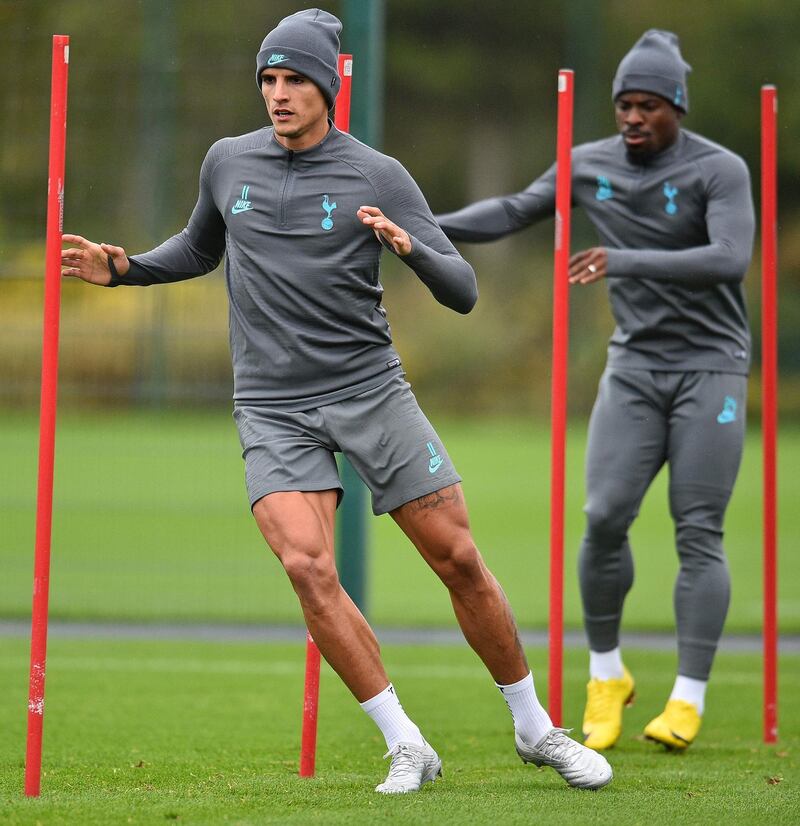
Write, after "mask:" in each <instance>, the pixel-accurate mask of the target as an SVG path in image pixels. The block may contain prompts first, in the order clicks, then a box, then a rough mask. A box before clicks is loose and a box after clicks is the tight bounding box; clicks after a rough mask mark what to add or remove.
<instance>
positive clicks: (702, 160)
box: [437, 130, 754, 374]
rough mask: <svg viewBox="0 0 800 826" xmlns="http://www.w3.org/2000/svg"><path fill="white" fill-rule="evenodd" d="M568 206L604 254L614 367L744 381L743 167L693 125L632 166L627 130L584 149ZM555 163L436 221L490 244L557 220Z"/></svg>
mask: <svg viewBox="0 0 800 826" xmlns="http://www.w3.org/2000/svg"><path fill="white" fill-rule="evenodd" d="M572 176H573V177H572V203H573V206H581V207H582V208H583V209H584V210H585V212H586V213H587V215H588V216H589V218H590V220H591V221H592V223H593V224H594V226H595V228H596V230H597V232H598V235H599V237H600V241H601V244H602V245H603V246H605V247H606V248H607V250H608V282H607V284H608V291H609V298H610V301H611V309H612V312H613V315H614V319H615V321H616V328H615V330H614V333H613V334H612V336H611V339H610V341H609V348H608V365H609V366H610V367H619V368H628V369H646V370H667V371H684V370H710V371H718V372H727V373H739V374H746V373H747V372H748V369H749V363H750V332H749V328H748V323H747V313H746V309H745V302H744V294H743V291H742V280H743V278H744V275H745V273H746V271H747V268H748V266H749V263H750V256H751V253H752V246H753V234H754V217H753V202H752V195H751V191H750V176H749V173H748V170H747V166H746V165H745V163H744V161H743V160H742V159H741V158H740V157H739V156H737V155H735V154H733V153H732V152H730V151H728V150H727V149H725V148H724V147H722V146H719V145H718V144H715V143H713V142H711V141H709V140H707V139H705V138H703V137H701V136H699V135H696V134H694V133H692V132H689V131H687V130H681V132H680V133H679V137H678V139H677V141H676V142H675V143H674V144H673V145H672V146H670V147H668V148H667V149H665V150H664V151H663V152H660V153H659V154H657V155H655V156H653V157H651V158H649V159H647V160H644V161H642V160H639V159H632V158H631V157H630V156H629V155H628V153H627V151H626V148H625V145H624V142H623V140H622V137H621V136H620V135H617V136H614V137H611V138H607V139H605V140H600V141H596V142H594V143H587V144H583V145H581V146H577V147H575V148H574V149H573V154H572ZM555 185H556V168H555V165H553V166H552V167H550V169H549V170H547V172H545V174H544V175H542V176H541V177H540V178H538V179H537V180H535V181H534V182H533V183H532V184H531V185H530V186H528V188H527V189H525V190H524V191H522V192H519V193H516V194H514V195H508V196H504V197H498V198H489V199H486V200H484V201H479V202H477V203H475V204H473V205H471V206H468V207H466V208H464V209H462V210H459V211H457V212H452V213H448V214H446V215H440V216H437V219H438V221H439V224H440V226H441V227H442V229H444V231H445V233H446V234H447V235H448V237H449V238H451V239H454V240H462V241H473V242H479V241H491V240H494V239H496V238H500V237H502V236H504V235H508V234H509V233H512V232H516V231H517V230H519V229H522V228H523V227H526V226H529V225H530V224H532V223H534V222H536V221H539V220H541V219H543V218H546V217H551V216H552V215H553V212H554V208H555Z"/></svg>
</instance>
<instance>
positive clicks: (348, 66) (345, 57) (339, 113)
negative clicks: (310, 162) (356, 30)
mask: <svg viewBox="0 0 800 826" xmlns="http://www.w3.org/2000/svg"><path fill="white" fill-rule="evenodd" d="M338 68H339V77H340V78H341V79H342V85H341V86H340V87H339V94H338V95H337V96H336V109H335V111H334V113H333V123H334V125H335V126H336V128H337V129H338V130H339V131H340V132H349V131H350V93H351V90H352V88H353V55H351V54H340V55H339V64H338Z"/></svg>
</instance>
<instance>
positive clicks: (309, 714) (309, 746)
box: [300, 632, 320, 777]
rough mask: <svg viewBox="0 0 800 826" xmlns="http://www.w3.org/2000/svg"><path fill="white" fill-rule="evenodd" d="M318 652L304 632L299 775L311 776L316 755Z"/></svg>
mask: <svg viewBox="0 0 800 826" xmlns="http://www.w3.org/2000/svg"><path fill="white" fill-rule="evenodd" d="M319 671H320V654H319V648H317V644H316V643H315V642H314V640H313V639H312V638H311V634H309V633H308V632H306V683H305V691H304V692H303V731H302V734H301V737H300V777H313V776H314V764H315V762H316V757H317V715H318V713H319Z"/></svg>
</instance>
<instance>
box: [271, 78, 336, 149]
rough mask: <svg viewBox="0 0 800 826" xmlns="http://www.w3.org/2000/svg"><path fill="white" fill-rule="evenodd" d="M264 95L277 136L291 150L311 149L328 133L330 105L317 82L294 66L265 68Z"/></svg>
mask: <svg viewBox="0 0 800 826" xmlns="http://www.w3.org/2000/svg"><path fill="white" fill-rule="evenodd" d="M261 94H262V95H263V96H264V102H265V103H266V104H267V113H268V114H269V117H270V120H271V121H272V125H273V126H274V127H275V137H276V138H277V139H278V141H279V142H280V143H282V144H283V145H284V146H285V147H286V148H287V149H307V148H308V147H310V146H314V145H315V144H318V143H319V142H320V141H321V140H322V139H323V138H324V137H325V135H326V134H327V132H328V104H327V103H326V102H325V98H324V97H323V96H322V92H321V91H320V90H319V88H318V87H317V85H316V83H314V82H313V81H312V80H309V79H308V78H307V77H306V76H305V75H299V74H297V72H293V71H292V70H291V69H264V71H263V72H262V73H261Z"/></svg>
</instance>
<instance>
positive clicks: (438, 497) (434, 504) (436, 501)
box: [408, 485, 461, 512]
mask: <svg viewBox="0 0 800 826" xmlns="http://www.w3.org/2000/svg"><path fill="white" fill-rule="evenodd" d="M460 500H461V491H460V489H459V487H458V485H451V486H450V487H449V488H442V489H441V490H435V491H434V492H433V493H428V494H426V495H425V496H420V497H419V499H412V500H411V502H409V503H408V504H409V505H410V507H411V510H413V511H415V512H419V511H425V510H434V509H435V508H441V507H444V506H445V505H448V504H450V503H452V502H459V501H460Z"/></svg>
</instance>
